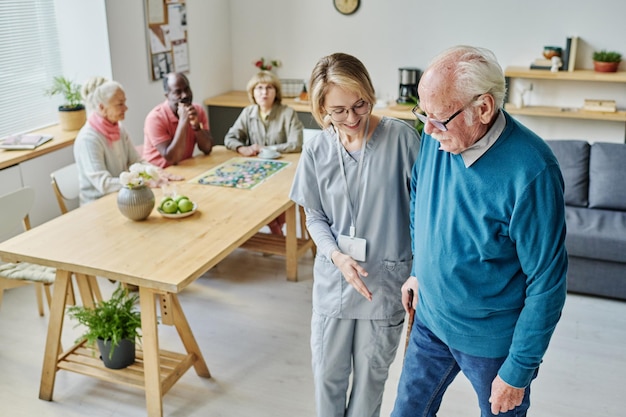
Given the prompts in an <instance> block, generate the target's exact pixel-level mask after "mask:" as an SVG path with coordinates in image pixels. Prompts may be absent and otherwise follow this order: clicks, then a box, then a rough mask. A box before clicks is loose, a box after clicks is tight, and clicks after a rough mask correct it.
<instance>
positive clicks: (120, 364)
mask: <svg viewBox="0 0 626 417" xmlns="http://www.w3.org/2000/svg"><path fill="white" fill-rule="evenodd" d="M138 300H139V296H138V295H137V294H130V293H129V292H128V290H127V289H126V288H123V287H122V286H121V285H120V286H119V287H118V288H117V289H116V290H115V291H114V292H113V295H112V296H111V298H110V299H109V300H106V301H100V302H98V303H97V304H96V305H95V307H94V308H90V307H85V306H79V305H76V306H71V307H69V308H68V310H67V313H68V316H69V317H70V318H72V319H75V320H76V321H78V324H82V325H84V326H86V327H87V330H86V331H85V333H83V335H82V336H81V338H80V339H79V340H77V342H78V341H80V340H83V339H84V340H86V344H87V345H88V346H91V347H94V346H95V345H96V343H97V345H98V348H99V349H100V354H101V359H102V361H103V362H104V366H106V367H107V368H111V369H122V368H126V367H127V366H129V365H132V364H133V363H134V362H135V341H136V340H137V339H141V335H140V334H139V331H138V329H140V328H141V313H140V312H139V311H137V310H135V308H134V306H135V303H136V302H137V301H138Z"/></svg>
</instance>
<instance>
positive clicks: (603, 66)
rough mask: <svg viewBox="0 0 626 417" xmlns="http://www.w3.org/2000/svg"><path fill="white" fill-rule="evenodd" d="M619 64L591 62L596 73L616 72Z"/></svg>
mask: <svg viewBox="0 0 626 417" xmlns="http://www.w3.org/2000/svg"><path fill="white" fill-rule="evenodd" d="M618 67H619V62H600V61H593V69H594V70H595V71H596V72H617V68H618Z"/></svg>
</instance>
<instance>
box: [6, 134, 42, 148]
mask: <svg viewBox="0 0 626 417" xmlns="http://www.w3.org/2000/svg"><path fill="white" fill-rule="evenodd" d="M50 140H52V135H36V134H30V133H28V134H21V135H13V136H8V137H6V138H4V139H3V140H2V142H0V148H2V149H13V150H28V149H35V148H36V147H38V146H41V145H43V144H44V143H46V142H48V141H50Z"/></svg>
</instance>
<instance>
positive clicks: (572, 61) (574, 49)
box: [567, 36, 578, 72]
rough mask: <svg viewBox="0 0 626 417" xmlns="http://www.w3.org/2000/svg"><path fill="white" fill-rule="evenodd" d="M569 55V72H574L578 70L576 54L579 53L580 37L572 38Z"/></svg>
mask: <svg viewBox="0 0 626 417" xmlns="http://www.w3.org/2000/svg"><path fill="white" fill-rule="evenodd" d="M568 52H569V53H568V55H567V70H568V71H569V72H572V71H574V70H575V69H576V54H577V53H578V36H572V37H571V41H570V47H569V50H568Z"/></svg>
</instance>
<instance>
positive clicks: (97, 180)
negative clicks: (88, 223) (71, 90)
mask: <svg viewBox="0 0 626 417" xmlns="http://www.w3.org/2000/svg"><path fill="white" fill-rule="evenodd" d="M82 95H83V98H84V100H85V103H86V105H87V114H88V118H87V123H85V125H84V126H83V127H82V128H81V129H80V131H79V132H78V136H77V137H76V141H75V142H74V159H75V160H76V165H77V168H78V175H79V178H78V180H79V186H80V193H79V201H80V205H81V206H82V205H84V204H87V203H90V202H92V201H94V200H97V199H98V198H100V197H102V196H104V195H106V194H109V193H113V192H116V191H118V190H119V189H120V188H122V183H121V182H120V178H119V177H120V174H121V173H122V172H124V171H128V170H129V168H130V166H131V165H132V164H134V163H137V162H142V159H141V156H140V155H139V154H138V153H137V150H136V149H135V146H134V145H133V143H132V141H131V139H130V137H129V135H128V132H126V129H124V127H123V126H122V124H121V123H120V122H121V121H122V120H124V116H125V114H126V110H128V107H127V106H126V94H125V92H124V89H123V87H122V86H121V84H120V83H118V82H116V81H109V80H107V79H106V78H103V77H93V78H91V79H89V80H88V81H87V82H86V83H85V84H84V85H83V88H82ZM165 179H172V180H175V179H181V178H178V177H173V176H171V175H167V174H166V175H165Z"/></svg>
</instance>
